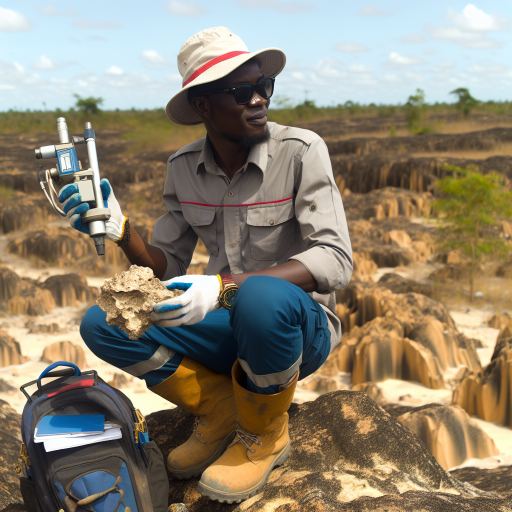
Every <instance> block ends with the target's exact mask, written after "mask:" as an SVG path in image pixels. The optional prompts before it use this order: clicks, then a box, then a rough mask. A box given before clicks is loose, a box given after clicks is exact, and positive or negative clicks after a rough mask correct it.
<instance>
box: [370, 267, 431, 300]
mask: <svg viewBox="0 0 512 512" xmlns="http://www.w3.org/2000/svg"><path fill="white" fill-rule="evenodd" d="M379 285H380V286H383V287H384V288H387V289H388V290H391V291H392V292H393V293H421V294H422V295H426V296H427V297H432V295H433V294H434V288H433V286H432V285H431V284H429V283H418V281H414V280H412V279H407V278H405V277H402V276H400V275H399V274H394V273H392V272H388V273H386V274H384V275H383V276H382V277H381V278H380V279H379Z"/></svg>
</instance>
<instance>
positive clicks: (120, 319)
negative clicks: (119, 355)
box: [96, 265, 183, 340]
mask: <svg viewBox="0 0 512 512" xmlns="http://www.w3.org/2000/svg"><path fill="white" fill-rule="evenodd" d="M182 293H183V291H182V290H168V289H167V288H166V287H165V286H164V285H163V284H162V282H161V281H160V280H159V279H157V278H156V277H155V275H154V274H153V271H152V270H151V269H150V268H147V267H139V266H137V265H132V266H131V267H130V268H129V270H126V271H125V272H121V273H120V274H116V275H115V276H114V277H111V278H110V279H106V280H105V282H104V283H103V286H102V287H101V295H100V296H99V297H98V300H97V301H96V303H97V304H98V306H99V307H100V308H101V309H102V310H103V311H105V312H106V313H107V323H108V324H109V325H116V326H117V327H119V328H120V329H121V330H123V331H124V332H125V333H126V334H128V336H129V337H130V339H131V340H136V339H137V338H140V337H141V336H142V335H143V334H144V333H145V332H146V331H147V330H148V329H149V328H150V327H151V326H152V325H153V322H152V321H151V318H150V315H151V312H152V311H153V306H154V305H155V304H156V303H157V302H160V301H163V300H167V299H173V298H174V297H178V296H179V295H181V294H182Z"/></svg>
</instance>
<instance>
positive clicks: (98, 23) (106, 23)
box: [73, 21, 121, 30]
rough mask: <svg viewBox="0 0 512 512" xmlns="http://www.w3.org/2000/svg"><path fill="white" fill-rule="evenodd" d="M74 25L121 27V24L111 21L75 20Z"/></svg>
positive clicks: (94, 27)
mask: <svg viewBox="0 0 512 512" xmlns="http://www.w3.org/2000/svg"><path fill="white" fill-rule="evenodd" d="M73 26H75V27H77V28H85V29H93V30H96V29H99V30H103V29H111V28H120V27H121V25H118V24H117V23H111V22H110V21H75V22H74V23H73Z"/></svg>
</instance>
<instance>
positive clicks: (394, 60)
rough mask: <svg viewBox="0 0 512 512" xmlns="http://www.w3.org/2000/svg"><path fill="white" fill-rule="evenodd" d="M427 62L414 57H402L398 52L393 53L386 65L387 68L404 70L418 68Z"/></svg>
mask: <svg viewBox="0 0 512 512" xmlns="http://www.w3.org/2000/svg"><path fill="white" fill-rule="evenodd" d="M424 63H425V61H424V60H423V59H422V58H421V57H413V56H406V55H400V54H399V53H398V52H391V53H390V54H389V57H388V60H387V61H386V63H385V64H384V65H385V66H386V67H387V68H403V67H407V66H417V65H418V64H424Z"/></svg>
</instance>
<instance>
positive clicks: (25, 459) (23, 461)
mask: <svg viewBox="0 0 512 512" xmlns="http://www.w3.org/2000/svg"><path fill="white" fill-rule="evenodd" d="M18 460H19V462H20V463H19V465H18V466H16V473H18V475H19V474H21V473H22V471H23V468H22V465H25V469H28V468H29V466H31V465H32V464H31V462H30V458H29V456H28V451H27V445H26V444H25V443H21V449H20V456H19V459H18Z"/></svg>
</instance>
